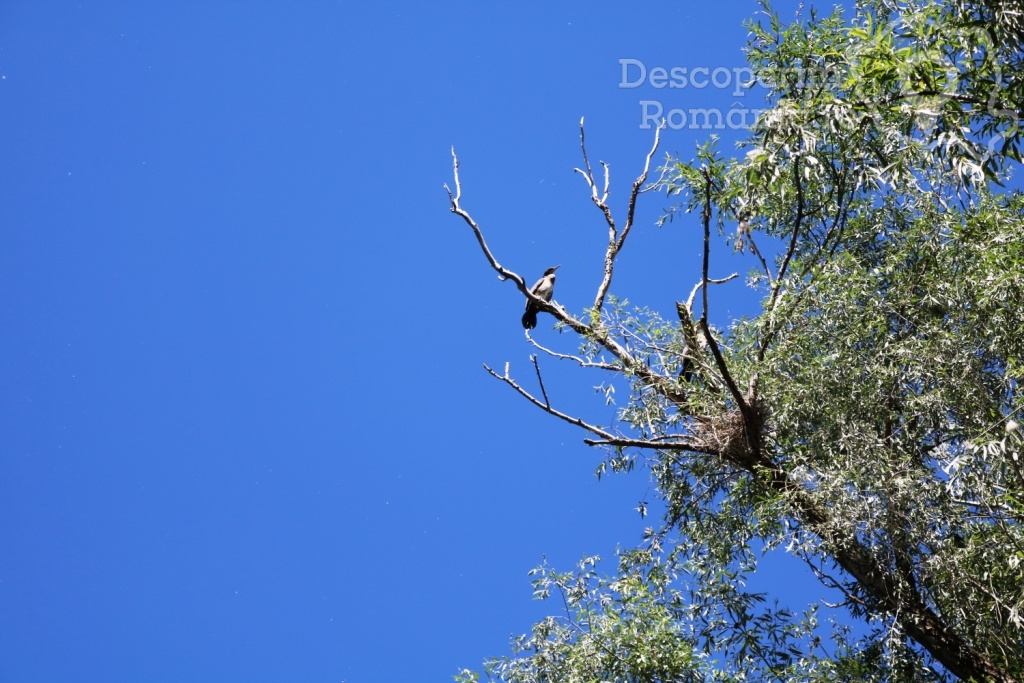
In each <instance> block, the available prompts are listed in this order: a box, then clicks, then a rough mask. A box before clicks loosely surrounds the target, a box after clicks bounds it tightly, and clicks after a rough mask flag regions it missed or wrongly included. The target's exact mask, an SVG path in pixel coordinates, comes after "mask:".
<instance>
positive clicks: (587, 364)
mask: <svg viewBox="0 0 1024 683" xmlns="http://www.w3.org/2000/svg"><path fill="white" fill-rule="evenodd" d="M526 340H527V341H529V342H530V343H531V344H533V346H534V347H536V348H537V349H540V350H541V351H543V352H544V353H546V354H548V355H549V356H552V357H554V358H558V359H559V360H571V361H576V362H577V363H579V365H580V367H584V368H598V369H600V370H611V371H613V372H622V366H621V365H613V364H611V363H604V362H595V361H589V360H584V359H582V358H580V357H579V356H573V355H569V354H566V353H559V352H557V351H554V350H552V349H549V348H547V347H546V346H544V345H542V344H539V343H538V342H537V340H536V339H534V338H533V337H532V336H530V333H529V331H527V333H526Z"/></svg>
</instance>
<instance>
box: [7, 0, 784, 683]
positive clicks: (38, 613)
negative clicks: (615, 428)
mask: <svg viewBox="0 0 1024 683" xmlns="http://www.w3.org/2000/svg"><path fill="white" fill-rule="evenodd" d="M794 6H795V3H786V4H780V5H778V8H779V10H780V11H781V12H782V13H783V15H784V16H786V17H791V16H792V12H793V9H794ZM756 10H757V7H756V5H755V3H753V2H746V1H742V2H741V1H739V0H736V1H734V2H720V3H688V2H674V3H667V2H653V3H645V4H643V5H642V6H640V7H637V6H628V5H626V4H622V3H617V4H611V3H607V4H604V3H602V4H598V5H596V6H595V5H593V4H590V5H581V4H578V3H573V4H569V3H566V4H564V5H562V6H555V5H554V3H547V4H543V3H535V2H527V3H516V4H514V5H512V4H506V5H501V6H498V5H491V4H485V3H455V4H448V5H438V4H436V3H422V4H418V5H415V6H414V5H411V4H408V3H379V4H375V5H372V6H370V5H363V4H361V5H358V6H357V5H355V4H354V3H284V2H274V3H259V4H256V5H255V6H253V4H242V3H218V4H211V3H194V2H185V3H173V4H172V3H164V4H162V5H158V4H156V3H127V2H122V3H113V2H106V3H95V4H88V3H60V2H58V3H48V4H45V5H44V4H42V3H24V2H22V3H5V4H4V5H3V7H2V8H0V121H2V124H0V125H2V135H0V226H2V229H0V681H4V682H10V683H18V682H21V681H33V682H45V681H104V682H105V683H111V682H116V681H143V680H144V681H181V680H211V681H212V680H216V681H294V680H302V681H325V682H326V681H332V682H338V681H348V682H349V683H355V682H357V681H373V682H374V683H388V682H391V681H394V682H399V681H403V682H404V681H410V680H450V677H451V675H452V674H454V673H455V672H456V671H457V669H458V668H460V667H478V666H479V664H480V662H481V661H482V660H483V659H484V658H485V657H487V656H491V655H498V654H502V653H504V652H506V650H507V643H508V638H509V636H511V635H513V634H515V633H519V632H522V631H524V630H526V629H527V628H528V627H529V625H530V624H531V623H532V622H533V621H535V620H537V619H538V618H540V617H541V616H542V615H544V614H546V613H548V612H549V611H550V610H553V609H555V606H552V605H548V604H544V603H537V602H533V601H531V600H530V594H531V591H530V585H529V581H528V577H527V575H526V574H527V571H528V570H529V569H531V568H532V567H534V566H535V565H536V564H538V563H539V562H540V561H541V560H542V559H543V558H544V557H547V558H548V560H549V561H550V562H551V563H552V564H554V565H555V566H556V567H560V568H566V569H567V568H569V566H570V565H571V564H572V563H573V562H575V561H576V560H578V559H579V558H580V557H581V556H583V555H584V554H601V555H603V556H605V557H611V556H612V555H613V552H614V549H615V548H616V547H617V546H624V547H626V546H631V545H633V544H635V543H636V542H637V541H638V539H639V537H640V533H641V531H642V529H643V527H644V526H645V525H647V524H649V523H650V522H651V520H646V521H645V520H641V519H640V518H639V516H638V515H637V513H636V512H635V510H634V508H635V507H636V505H637V502H638V501H639V500H641V499H647V500H649V501H650V500H652V498H653V496H652V495H651V493H650V491H649V490H648V486H649V485H648V481H647V478H646V475H645V473H643V472H637V473H634V474H632V475H629V476H622V477H611V478H605V479H602V480H601V481H598V480H597V479H596V478H595V477H594V476H593V472H594V469H595V467H596V465H597V464H598V462H599V461H600V459H601V456H602V454H601V452H600V451H596V450H593V449H589V448H588V447H587V446H585V445H584V444H583V443H582V440H581V439H582V437H583V434H582V433H581V432H579V431H577V430H575V429H574V428H572V427H570V426H568V425H565V424H563V423H559V422H557V421H555V420H554V419H553V418H550V417H549V416H545V415H543V414H542V413H540V412H539V411H537V410H536V409H534V408H532V407H531V406H529V405H528V404H526V402H525V401H523V400H521V399H520V398H519V397H517V396H516V395H515V394H514V393H513V392H512V391H511V390H510V389H508V387H505V386H504V385H502V384H500V383H498V382H497V381H495V380H494V379H492V378H490V377H489V376H488V375H487V374H486V373H485V372H484V370H483V368H482V364H483V363H488V364H490V365H492V366H493V367H497V368H503V367H504V364H505V363H506V362H509V363H510V364H511V371H512V373H513V374H515V375H516V376H517V377H519V378H520V379H522V380H523V382H524V384H526V385H528V386H532V382H533V375H532V369H531V368H530V366H529V356H530V354H531V352H532V351H533V348H532V347H530V346H529V345H528V344H527V343H526V341H525V339H524V337H523V332H522V328H521V326H520V323H519V317H520V315H521V312H522V299H521V297H520V295H519V294H518V293H517V292H516V291H515V289H514V287H513V286H512V285H511V284H510V283H501V282H499V281H498V280H497V278H496V277H495V276H494V273H493V271H491V270H490V269H489V267H488V266H487V264H486V262H485V261H484V259H483V257H482V255H481V253H480V250H479V247H478V246H477V245H476V242H475V240H474V239H473V237H472V234H471V233H470V232H469V230H468V228H467V227H466V226H465V225H464V224H463V223H462V222H461V221H459V220H458V219H457V218H456V217H454V216H452V215H451V214H450V213H449V211H448V205H447V198H446V195H445V192H444V189H443V184H444V183H446V182H449V183H450V182H451V154H450V148H451V146H452V145H454V146H455V147H456V149H457V151H458V153H459V156H460V159H461V162H462V166H461V175H462V183H463V204H464V206H465V208H467V209H468V210H470V211H471V212H472V213H473V215H474V217H475V218H476V219H477V220H478V221H479V222H480V224H481V225H482V227H483V228H484V230H485V232H486V234H487V237H488V240H489V243H490V245H491V247H492V249H493V250H494V252H495V255H496V256H497V258H498V259H499V260H500V261H501V262H502V263H503V265H506V266H508V267H510V268H512V269H513V270H516V271H517V272H519V273H521V274H522V275H523V276H524V277H525V278H526V279H527V280H530V281H532V280H533V279H535V278H536V277H539V275H540V274H541V272H542V271H543V270H544V268H546V267H548V266H551V265H556V264H561V265H562V269H561V270H560V271H559V279H558V287H557V290H556V299H557V300H558V301H559V302H560V303H562V304H563V305H565V306H566V307H568V308H569V309H571V310H576V311H580V310H581V309H582V308H583V307H584V306H586V305H587V304H588V303H589V302H591V301H592V299H593V293H594V291H595V289H596V286H597V283H598V281H599V278H600V268H601V258H602V254H603V248H604V243H605V240H606V231H605V227H604V224H603V221H602V218H601V215H600V214H599V213H598V211H597V210H596V209H595V208H594V207H593V206H592V205H591V204H590V203H589V199H588V191H587V189H586V187H585V185H584V183H583V182H582V180H581V179H580V178H579V177H577V176H574V174H573V172H572V169H573V167H574V166H578V165H579V164H580V156H579V139H578V127H577V126H578V122H579V120H580V118H581V117H584V116H585V117H586V122H587V138H588V149H589V152H590V157H591V161H592V162H593V163H595V164H596V162H597V161H598V160H599V159H600V160H605V161H607V162H609V163H610V164H611V168H612V180H613V186H612V193H613V194H612V205H613V209H615V210H616V211H617V212H621V211H622V210H623V208H624V207H623V202H624V198H625V196H626V192H627V190H628V187H629V185H630V183H631V182H632V180H633V178H634V177H635V176H636V174H637V172H638V171H639V170H640V168H641V165H642V159H643V156H644V154H645V153H646V152H647V150H648V148H649V146H650V143H651V140H652V133H653V131H651V130H649V129H648V130H644V129H643V128H642V127H641V125H642V120H643V119H642V114H643V111H644V107H645V106H646V107H651V106H654V105H652V104H648V105H642V104H641V103H642V102H648V103H652V102H653V103H657V104H658V106H662V107H663V108H664V110H665V111H666V112H668V111H670V110H672V109H679V110H681V111H686V110H688V109H689V108H694V107H699V108H717V109H719V110H721V111H722V112H728V111H729V110H730V109H734V108H737V107H738V108H756V107H759V106H762V104H763V103H762V101H761V99H760V96H759V94H758V93H757V92H756V91H750V92H744V93H742V94H740V95H738V96H737V95H736V93H735V92H734V91H735V80H732V81H728V82H726V80H725V79H726V77H727V75H728V74H729V72H730V70H732V69H735V68H738V67H742V66H743V59H742V55H741V52H740V50H741V48H742V46H743V45H744V44H745V41H746V30H745V29H744V28H743V27H742V25H741V24H742V21H743V20H744V18H746V17H749V16H752V15H753V14H754V12H755V11H756ZM787 12H788V14H787ZM623 59H630V60H638V61H639V62H641V63H643V64H644V66H645V68H646V69H648V70H650V69H653V68H654V67H664V68H666V70H667V71H668V70H670V69H671V68H673V67H680V68H682V67H685V68H686V69H687V70H688V71H687V73H689V74H691V75H697V76H698V77H699V78H700V81H701V82H702V81H703V80H704V79H709V80H710V74H712V73H713V72H714V70H715V69H716V68H720V69H721V70H720V71H718V72H717V73H718V85H716V84H714V83H711V84H710V85H708V86H707V87H703V88H699V87H696V86H695V85H694V84H693V83H690V82H689V81H688V82H687V85H686V87H680V88H671V87H664V88H657V87H655V86H654V85H653V84H652V82H651V81H649V80H648V81H644V82H643V83H642V84H641V85H639V86H637V87H620V86H621V85H622V79H623V73H622V66H621V63H620V60H623ZM702 67H703V68H706V69H707V72H704V73H701V72H697V73H696V74H694V73H693V72H692V70H693V69H695V68H698V69H699V68H702ZM633 68H634V69H635V68H638V67H633ZM637 73H638V72H637V71H636V70H634V71H632V72H630V73H629V74H628V75H627V80H630V81H633V80H636V79H637V78H638V76H637ZM723 85H724V87H722V86H723ZM676 122H677V123H678V122H680V119H678V118H677V119H676ZM677 127H678V126H677ZM711 132H717V133H719V134H720V135H721V136H722V138H723V148H724V149H726V150H729V149H731V148H732V143H733V141H734V140H736V139H737V137H738V133H739V132H740V131H735V130H731V129H724V130H721V129H720V130H717V131H710V130H701V129H693V128H690V127H686V126H684V127H679V129H678V130H669V131H666V134H665V136H664V144H663V145H662V151H663V152H670V153H678V154H681V155H682V156H684V157H686V158H689V157H690V156H691V155H692V152H693V149H694V145H695V144H696V142H698V141H701V140H703V139H705V138H706V136H707V135H708V134H709V133H711ZM659 158H661V155H660V154H659ZM666 207H667V201H666V200H665V198H664V197H662V196H653V195H647V197H646V198H645V200H644V203H643V204H642V205H641V208H640V211H639V213H638V217H637V226H636V229H635V232H634V233H633V235H632V237H631V238H630V242H629V243H628V244H627V246H626V248H625V250H624V251H623V253H622V256H621V262H620V265H619V268H618V270H617V271H616V279H615V283H614V285H613V288H612V292H613V293H614V294H616V295H618V296H619V297H624V298H629V299H630V300H631V301H633V302H636V303H643V304H645V305H648V306H650V307H652V308H654V309H657V310H661V311H664V312H666V313H671V311H672V310H673V309H672V306H673V302H674V301H675V300H676V299H681V298H685V296H686V294H687V293H688V292H689V290H690V288H691V287H692V285H693V283H694V282H695V281H696V279H697V278H698V271H697V263H698V250H699V241H698V229H697V223H696V221H695V220H687V219H684V220H683V221H677V222H675V223H672V224H670V225H669V226H668V227H665V228H662V229H659V228H657V227H655V226H654V221H655V220H656V218H657V217H658V215H659V214H660V213H661V211H662V210H663V209H665V208H666ZM717 253H718V254H719V255H721V256H720V258H721V261H720V262H719V263H718V264H716V263H715V262H714V261H713V263H712V270H715V268H716V267H718V268H719V271H718V272H715V273H713V276H721V275H724V274H727V273H729V272H733V271H736V270H741V271H742V270H744V269H745V268H746V267H747V265H748V264H746V263H745V262H743V261H736V262H727V261H726V260H725V256H724V254H725V252H724V251H719V252H717ZM716 295H717V298H716V299H715V300H714V303H713V306H714V307H715V309H714V310H713V315H715V316H717V319H718V320H719V321H720V322H723V323H724V322H725V321H727V320H728V316H729V315H735V314H744V313H751V312H753V311H754V310H755V308H754V307H755V305H756V300H755V297H753V296H751V294H750V293H749V292H746V291H745V290H744V289H743V287H742V285H741V284H739V283H735V286H733V285H729V286H726V287H723V288H721V291H717V292H716ZM535 336H536V338H537V339H538V340H539V341H541V342H542V343H545V344H546V345H549V346H554V347H557V348H559V349H560V350H563V351H572V350H574V349H575V340H574V339H572V338H571V337H570V336H569V335H565V336H562V337H560V336H559V335H558V333H556V332H554V331H553V330H552V329H551V325H550V319H549V318H548V319H546V316H541V321H540V326H539V327H538V329H537V331H536V335H535ZM543 367H544V371H545V378H546V386H547V388H548V392H549V394H550V395H551V396H552V400H553V401H555V402H556V403H557V404H558V405H559V406H561V407H562V408H563V409H564V410H566V411H567V412H571V413H574V414H579V415H581V416H583V417H585V418H587V419H589V420H591V421H593V422H596V423H599V424H608V423H609V421H610V419H611V412H610V409H608V408H607V407H605V406H604V405H603V403H602V400H601V397H600V396H599V395H598V394H596V393H595V390H594V387H595V386H596V385H598V384H599V383H600V382H601V381H603V380H604V379H605V378H603V377H600V376H598V375H594V374H588V373H586V372H583V371H581V370H579V369H577V368H572V367H568V366H567V365H565V364H559V363H558V362H556V361H554V360H553V359H551V360H544V361H543Z"/></svg>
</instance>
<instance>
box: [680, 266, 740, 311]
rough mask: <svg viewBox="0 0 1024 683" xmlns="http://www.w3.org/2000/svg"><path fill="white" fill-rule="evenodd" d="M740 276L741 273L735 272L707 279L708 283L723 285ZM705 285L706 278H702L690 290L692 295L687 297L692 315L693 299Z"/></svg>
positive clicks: (688, 308) (688, 309)
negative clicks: (716, 278)
mask: <svg viewBox="0 0 1024 683" xmlns="http://www.w3.org/2000/svg"><path fill="white" fill-rule="evenodd" d="M739 276H740V274H739V273H733V274H732V275H728V276H726V277H723V278H720V279H718V280H715V279H713V278H708V279H707V284H709V285H721V284H725V283H726V282H728V281H729V280H735V279H736V278H738V277H739ZM703 286H704V280H703V279H702V280H701V281H700V282H698V283H697V284H695V285H694V286H693V289H691V290H690V296H689V297H687V299H686V310H687V311H689V313H690V315H693V300H694V299H695V298H697V292H699V291H700V289H701V287H703Z"/></svg>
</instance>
